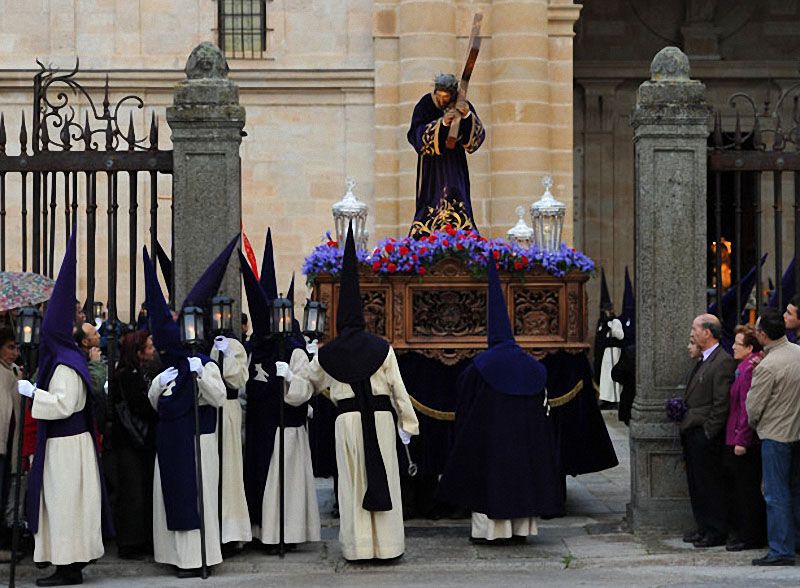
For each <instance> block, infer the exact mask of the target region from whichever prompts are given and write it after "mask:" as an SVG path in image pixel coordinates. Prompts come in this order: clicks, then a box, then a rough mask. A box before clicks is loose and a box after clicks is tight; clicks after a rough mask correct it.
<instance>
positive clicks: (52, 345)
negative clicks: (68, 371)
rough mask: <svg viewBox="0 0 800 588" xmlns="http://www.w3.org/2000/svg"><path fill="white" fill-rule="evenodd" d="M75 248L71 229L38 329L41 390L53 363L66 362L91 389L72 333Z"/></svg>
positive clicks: (86, 370)
mask: <svg viewBox="0 0 800 588" xmlns="http://www.w3.org/2000/svg"><path fill="white" fill-rule="evenodd" d="M75 249H76V245H75V233H72V236H71V237H70V239H69V243H68V244H67V250H66V251H65V252H64V261H62V262H61V269H60V270H59V271H58V278H57V279H56V283H55V285H54V286H53V293H52V295H51V296H50V301H49V302H48V303H47V311H46V312H45V314H44V319H43V320H42V326H41V330H40V331H39V368H38V374H39V375H38V378H37V381H36V385H37V386H39V387H40V388H42V389H43V390H47V389H48V388H49V387H50V378H51V377H52V376H53V372H54V371H55V369H56V367H57V366H59V365H66V366H67V367H70V368H72V369H73V370H75V371H76V372H78V375H80V376H81V378H83V381H84V383H85V384H86V386H87V388H88V390H90V391H91V386H92V378H91V376H90V375H89V366H88V363H87V360H86V357H85V356H84V355H83V353H81V351H80V349H78V345H77V343H75V337H74V336H73V334H72V330H73V328H74V327H75V286H76V281H77V280H76V271H77V256H76V253H75Z"/></svg>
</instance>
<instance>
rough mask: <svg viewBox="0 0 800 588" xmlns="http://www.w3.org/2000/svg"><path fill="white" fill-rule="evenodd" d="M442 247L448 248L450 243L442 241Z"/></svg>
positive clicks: (445, 240)
mask: <svg viewBox="0 0 800 588" xmlns="http://www.w3.org/2000/svg"><path fill="white" fill-rule="evenodd" d="M442 247H450V241H448V240H447V239H442Z"/></svg>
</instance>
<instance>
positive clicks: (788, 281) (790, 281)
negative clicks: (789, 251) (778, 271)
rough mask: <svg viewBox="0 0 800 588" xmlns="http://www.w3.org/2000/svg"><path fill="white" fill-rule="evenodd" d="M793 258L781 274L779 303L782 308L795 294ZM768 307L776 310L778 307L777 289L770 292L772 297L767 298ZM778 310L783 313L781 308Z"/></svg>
mask: <svg viewBox="0 0 800 588" xmlns="http://www.w3.org/2000/svg"><path fill="white" fill-rule="evenodd" d="M794 265H795V264H794V257H793V258H792V261H790V262H789V265H788V266H786V271H785V272H783V277H781V285H780V286H779V287H780V289H781V302H782V303H783V304H784V306H785V305H786V304H787V303H788V302H789V301H790V300H791V299H792V296H794V294H795V280H794V272H795V267H794ZM768 306H769V307H770V308H776V307H777V306H778V289H777V288H775V289H774V290H773V291H772V295H771V296H770V297H769V303H768ZM778 310H780V311H783V310H784V309H783V308H779V309H778Z"/></svg>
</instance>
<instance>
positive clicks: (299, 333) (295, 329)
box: [286, 272, 306, 347]
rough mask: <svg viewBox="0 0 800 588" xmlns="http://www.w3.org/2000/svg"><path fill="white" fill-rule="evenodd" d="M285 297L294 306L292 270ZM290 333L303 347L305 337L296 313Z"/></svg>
mask: <svg viewBox="0 0 800 588" xmlns="http://www.w3.org/2000/svg"><path fill="white" fill-rule="evenodd" d="M286 298H288V299H289V300H290V301H291V303H292V306H295V304H294V272H292V281H291V282H290V283H289V289H288V290H287V291H286ZM295 308H296V307H295ZM292 334H293V336H294V339H295V341H296V342H297V343H301V344H302V345H303V347H305V344H306V339H305V337H303V329H302V327H301V326H300V321H298V320H297V318H296V315H295V318H294V319H292Z"/></svg>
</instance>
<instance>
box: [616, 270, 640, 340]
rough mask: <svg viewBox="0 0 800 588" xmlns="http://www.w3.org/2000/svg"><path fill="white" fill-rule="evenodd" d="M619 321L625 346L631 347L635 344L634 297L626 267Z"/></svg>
mask: <svg viewBox="0 0 800 588" xmlns="http://www.w3.org/2000/svg"><path fill="white" fill-rule="evenodd" d="M619 320H620V321H622V330H623V331H625V345H626V346H627V345H633V344H634V343H635V342H636V295H635V293H634V290H633V282H632V281H631V276H630V274H629V273H628V266H627V265H626V266H625V290H624V291H623V293H622V314H621V315H619Z"/></svg>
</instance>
